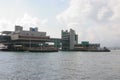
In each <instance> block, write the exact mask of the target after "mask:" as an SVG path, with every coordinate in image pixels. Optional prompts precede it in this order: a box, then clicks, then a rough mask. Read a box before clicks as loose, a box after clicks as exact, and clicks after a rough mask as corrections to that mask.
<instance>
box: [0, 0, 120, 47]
mask: <svg viewBox="0 0 120 80" xmlns="http://www.w3.org/2000/svg"><path fill="white" fill-rule="evenodd" d="M119 4H120V0H0V31H4V30H10V31H13V30H14V26H15V25H21V26H23V27H24V30H29V27H38V28H39V31H44V32H47V35H49V36H51V37H56V38H60V37H61V30H66V29H70V28H72V29H74V30H75V31H76V33H77V34H78V35H79V43H80V42H81V41H89V42H90V43H101V45H102V46H107V47H120V42H119V41H120V27H119V26H120V5H119Z"/></svg>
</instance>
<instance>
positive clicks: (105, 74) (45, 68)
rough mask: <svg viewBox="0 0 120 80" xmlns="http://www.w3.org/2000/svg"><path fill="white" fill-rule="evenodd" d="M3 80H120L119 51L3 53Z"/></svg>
mask: <svg viewBox="0 0 120 80" xmlns="http://www.w3.org/2000/svg"><path fill="white" fill-rule="evenodd" d="M0 80H120V51H112V52H108V53H104V52H103V53H102V52H99V53H96V52H58V53H56V52H54V53H30V52H0Z"/></svg>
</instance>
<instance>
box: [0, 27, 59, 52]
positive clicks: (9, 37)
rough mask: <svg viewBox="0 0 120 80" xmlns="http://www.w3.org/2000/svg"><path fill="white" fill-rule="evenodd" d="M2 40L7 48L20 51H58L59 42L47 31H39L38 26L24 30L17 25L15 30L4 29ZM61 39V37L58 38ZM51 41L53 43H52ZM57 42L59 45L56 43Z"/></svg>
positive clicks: (0, 40) (0, 39)
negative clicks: (48, 34) (47, 33)
mask: <svg viewBox="0 0 120 80" xmlns="http://www.w3.org/2000/svg"><path fill="white" fill-rule="evenodd" d="M1 34H2V35H1V36H0V42H1V43H2V44H4V45H6V46H7V47H8V49H7V50H11V51H12V50H16V51H17V50H18V51H22V50H23V51H57V50H58V48H57V47H55V46H58V43H55V44H54V41H56V40H55V39H54V38H50V36H47V35H46V32H39V31H38V28H36V27H35V28H30V30H29V31H25V30H23V27H22V26H18V25H16V26H15V31H3V32H2V33H1ZM58 40H60V39H58ZM49 43H53V44H52V45H50V44H49ZM56 44H57V45H56Z"/></svg>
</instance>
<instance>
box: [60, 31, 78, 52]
mask: <svg viewBox="0 0 120 80" xmlns="http://www.w3.org/2000/svg"><path fill="white" fill-rule="evenodd" d="M61 39H62V50H73V49H74V45H76V44H78V35H77V34H76V33H75V31H74V30H73V29H70V31H68V30H65V31H63V30H62V31H61Z"/></svg>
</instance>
